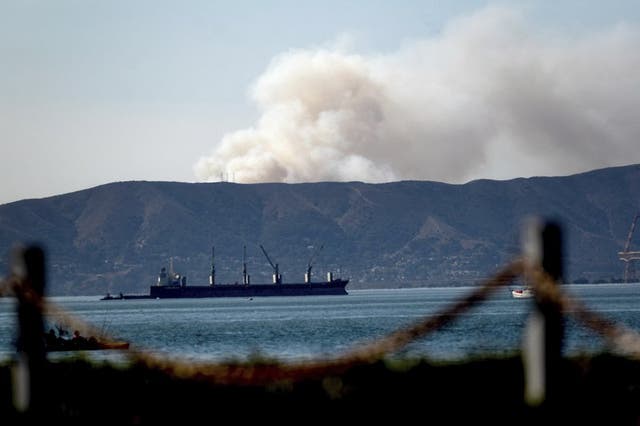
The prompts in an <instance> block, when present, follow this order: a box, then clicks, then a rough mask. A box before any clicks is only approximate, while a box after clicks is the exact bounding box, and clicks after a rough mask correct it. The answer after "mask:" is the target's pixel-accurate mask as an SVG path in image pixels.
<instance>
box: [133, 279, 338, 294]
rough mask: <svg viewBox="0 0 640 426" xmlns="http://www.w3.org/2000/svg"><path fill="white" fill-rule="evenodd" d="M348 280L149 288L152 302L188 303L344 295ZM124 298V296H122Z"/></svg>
mask: <svg viewBox="0 0 640 426" xmlns="http://www.w3.org/2000/svg"><path fill="white" fill-rule="evenodd" d="M348 283H349V280H342V279H335V280H333V281H330V282H324V283H323V282H318V283H290V284H246V285H244V284H216V285H212V286H209V285H207V286H171V285H168V286H163V285H161V286H151V287H150V288H149V297H150V298H152V299H189V298H199V297H266V296H328V295H346V294H348V293H347V291H346V290H345V287H346V286H347V284H348ZM125 298H126V295H125Z"/></svg>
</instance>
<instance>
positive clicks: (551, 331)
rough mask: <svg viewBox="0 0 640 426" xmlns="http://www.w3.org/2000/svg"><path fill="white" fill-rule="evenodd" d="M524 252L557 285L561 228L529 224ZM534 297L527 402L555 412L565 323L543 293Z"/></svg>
mask: <svg viewBox="0 0 640 426" xmlns="http://www.w3.org/2000/svg"><path fill="white" fill-rule="evenodd" d="M524 252H525V258H526V261H527V262H528V263H529V266H530V267H536V266H538V267H539V266H541V267H542V269H543V270H544V271H545V273H546V274H547V275H549V277H551V278H552V279H553V281H554V283H555V284H556V285H557V283H558V281H559V280H560V279H561V278H562V274H563V255H562V232H561V229H560V226H559V225H558V224H557V223H554V222H546V223H541V222H539V221H532V222H531V223H529V224H528V225H527V229H526V236H525V241H524ZM534 289H535V286H534ZM535 294H536V296H535V310H534V311H533V312H532V314H531V316H530V318H529V321H528V324H527V329H526V331H525V339H524V348H523V361H524V367H525V399H526V402H527V403H528V404H529V405H532V406H543V407H549V408H551V409H552V408H553V407H555V406H556V403H557V402H558V400H559V398H560V396H561V393H562V389H561V386H562V378H561V362H562V342H563V338H564V322H563V318H562V312H561V310H560V307H559V306H558V304H557V303H556V301H554V300H551V299H549V298H548V297H547V295H546V293H544V292H538V291H536V293H535Z"/></svg>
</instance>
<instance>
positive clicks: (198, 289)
mask: <svg viewBox="0 0 640 426" xmlns="http://www.w3.org/2000/svg"><path fill="white" fill-rule="evenodd" d="M260 249H261V250H262V252H263V253H264V255H265V257H266V258H267V260H268V262H269V264H270V265H271V267H272V268H273V275H272V278H273V280H272V281H273V282H272V283H264V284H252V283H251V277H250V275H249V274H248V273H247V264H246V247H245V248H244V251H243V261H242V283H233V284H218V283H217V282H216V270H215V262H214V259H215V256H214V255H215V248H213V247H212V248H211V273H210V274H209V284H208V285H195V286H192V285H187V277H186V276H184V275H180V274H178V273H175V272H174V270H173V262H172V261H171V263H170V267H169V270H168V271H167V268H165V267H163V268H162V269H161V270H160V273H159V274H158V280H157V282H156V284H155V285H152V286H150V287H149V294H148V295H140V294H122V293H120V294H119V295H117V296H114V295H111V294H107V295H106V296H105V297H103V298H102V299H101V300H118V299H186V298H204V297H247V298H251V297H266V296H327V295H346V294H348V293H347V291H346V286H347V284H348V283H349V280H348V279H341V278H334V277H333V273H332V272H328V273H327V279H326V281H317V282H312V281H311V269H312V267H313V262H312V260H313V258H314V256H315V254H317V252H319V251H320V250H321V249H322V246H321V247H320V249H319V250H317V251H316V253H315V254H314V256H312V257H311V258H310V259H309V262H308V263H307V271H306V273H305V274H304V282H297V283H296V282H294V283H284V282H283V281H282V275H281V274H280V271H279V267H278V264H277V263H276V264H274V263H273V262H272V261H271V259H270V258H269V255H268V254H267V252H266V250H265V249H264V247H263V246H262V245H261V246H260Z"/></svg>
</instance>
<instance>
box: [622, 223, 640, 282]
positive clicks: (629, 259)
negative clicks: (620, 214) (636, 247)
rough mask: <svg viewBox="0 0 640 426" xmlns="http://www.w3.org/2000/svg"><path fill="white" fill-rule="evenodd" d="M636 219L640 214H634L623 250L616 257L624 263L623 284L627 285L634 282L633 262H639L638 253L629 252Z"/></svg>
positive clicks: (639, 254)
mask: <svg viewBox="0 0 640 426" xmlns="http://www.w3.org/2000/svg"><path fill="white" fill-rule="evenodd" d="M638 218H640V212H638V213H636V216H635V217H634V218H633V221H632V222H631V228H630V229H629V235H627V242H626V244H625V245H624V250H623V251H621V252H618V256H619V258H620V260H622V261H623V262H625V267H624V282H625V283H628V282H629V281H636V280H637V278H636V274H635V272H636V271H635V266H634V264H633V262H634V261H636V260H640V251H630V250H629V248H630V247H631V238H632V237H633V231H634V230H635V228H636V223H637V222H638Z"/></svg>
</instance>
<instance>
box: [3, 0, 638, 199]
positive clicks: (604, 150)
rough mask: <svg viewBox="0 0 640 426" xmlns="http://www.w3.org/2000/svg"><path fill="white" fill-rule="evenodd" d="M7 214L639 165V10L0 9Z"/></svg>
mask: <svg viewBox="0 0 640 426" xmlns="http://www.w3.org/2000/svg"><path fill="white" fill-rule="evenodd" d="M0 58H1V59H0V159H1V160H2V167H0V180H1V181H2V182H3V183H2V185H0V204H2V203H8V202H12V201H16V200H21V199H25V198H40V197H47V196H52V195H58V194H63V193H68V192H72V191H77V190H82V189H86V188H90V187H93V186H97V185H101V184H105V183H110V182H117V181H129V180H147V181H180V182H215V181H220V180H227V181H233V182H237V183H254V182H291V183H293V182H317V181H354V180H357V181H364V182H372V183H375V182H389V181H398V180H435V181H443V182H450V183H464V182H467V181H470V180H473V179H479V178H490V179H510V178H514V177H520V176H537V175H546V176H549V175H568V174H573V173H578V172H583V171H587V170H592V169H596V168H601V167H609V166H617V165H625V164H635V163H640V149H639V147H640V142H639V141H640V138H639V136H640V119H639V118H640V117H639V115H640V113H639V111H640V90H639V89H640V83H639V80H638V78H637V75H638V70H640V2H637V1H615V0H614V1H606V2H605V1H577V0H566V1H561V2H558V1H544V0H539V1H532V0H531V1H530V0H520V1H501V2H492V1H488V2H487V1H472V0H466V1H455V2H449V1H429V0H423V1H408V0H396V1H393V2H389V1H376V0H369V1H364V0H352V1H342V0H341V1H334V0H323V1H321V2H320V1H314V2H310V1H288V0H271V1H246V0H239V1H238V0H234V1H215V0H206V1H205V0H203V1H188V0H187V1H162V0H154V1H136V0H125V1H121V0H110V1H92V0H56V1H50V0H0Z"/></svg>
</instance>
